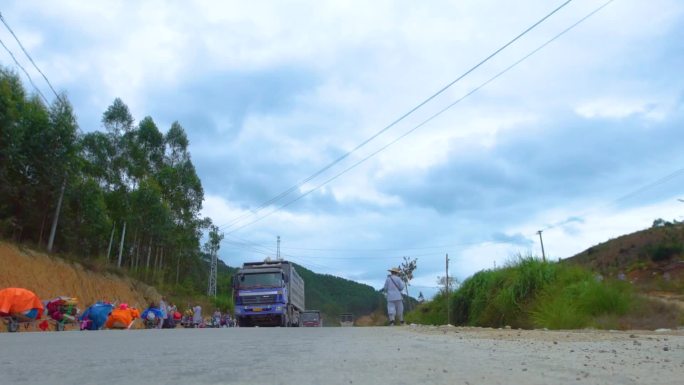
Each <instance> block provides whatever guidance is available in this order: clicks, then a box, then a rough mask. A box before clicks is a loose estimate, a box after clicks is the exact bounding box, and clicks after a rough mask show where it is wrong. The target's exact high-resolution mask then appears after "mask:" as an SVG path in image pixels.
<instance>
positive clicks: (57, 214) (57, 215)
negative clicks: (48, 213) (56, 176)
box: [47, 177, 66, 253]
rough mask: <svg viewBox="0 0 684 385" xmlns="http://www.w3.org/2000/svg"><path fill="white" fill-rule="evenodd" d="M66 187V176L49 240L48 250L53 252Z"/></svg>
mask: <svg viewBox="0 0 684 385" xmlns="http://www.w3.org/2000/svg"><path fill="white" fill-rule="evenodd" d="M65 188H66V177H64V181H63V182H62V189H61V190H60V192H59V199H57V208H56V209H55V217H54V218H53V220H52V228H51V229H50V240H49V241H48V246H47V251H48V253H51V252H52V246H53V244H54V242H55V233H56V232H57V222H58V221H59V212H60V211H62V198H64V189H65Z"/></svg>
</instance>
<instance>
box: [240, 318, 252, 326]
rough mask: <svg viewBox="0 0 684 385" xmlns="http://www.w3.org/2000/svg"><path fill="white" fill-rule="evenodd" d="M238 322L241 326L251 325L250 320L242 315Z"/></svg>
mask: <svg viewBox="0 0 684 385" xmlns="http://www.w3.org/2000/svg"><path fill="white" fill-rule="evenodd" d="M237 324H238V326H239V327H241V328H244V327H248V326H250V325H249V322H248V321H247V320H246V319H244V318H242V317H240V318H238V319H237Z"/></svg>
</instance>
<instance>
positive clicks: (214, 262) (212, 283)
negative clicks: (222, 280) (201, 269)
mask: <svg viewBox="0 0 684 385" xmlns="http://www.w3.org/2000/svg"><path fill="white" fill-rule="evenodd" d="M217 254H218V253H217V252H216V250H215V249H212V250H211V270H210V271H209V290H208V291H207V295H208V296H211V297H216V275H217V273H218V271H217V270H218V255H217Z"/></svg>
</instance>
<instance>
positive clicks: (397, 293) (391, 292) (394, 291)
mask: <svg viewBox="0 0 684 385" xmlns="http://www.w3.org/2000/svg"><path fill="white" fill-rule="evenodd" d="M384 290H385V291H386V292H387V300H388V301H401V299H402V297H401V291H402V290H404V282H403V281H402V280H401V278H399V277H398V276H396V275H388V276H387V279H386V280H385V288H384Z"/></svg>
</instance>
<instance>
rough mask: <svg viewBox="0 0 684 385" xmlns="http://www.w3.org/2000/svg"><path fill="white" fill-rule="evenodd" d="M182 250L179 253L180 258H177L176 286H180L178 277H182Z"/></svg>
mask: <svg viewBox="0 0 684 385" xmlns="http://www.w3.org/2000/svg"><path fill="white" fill-rule="evenodd" d="M181 254H182V251H181V252H179V253H178V258H177V259H176V286H178V279H179V278H180V259H181Z"/></svg>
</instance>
